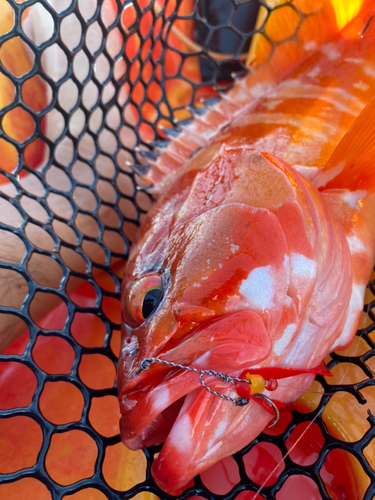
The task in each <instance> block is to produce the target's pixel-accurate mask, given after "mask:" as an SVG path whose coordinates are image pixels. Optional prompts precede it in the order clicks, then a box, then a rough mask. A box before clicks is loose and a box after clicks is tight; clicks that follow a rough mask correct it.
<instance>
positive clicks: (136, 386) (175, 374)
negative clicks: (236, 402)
mask: <svg viewBox="0 0 375 500" xmlns="http://www.w3.org/2000/svg"><path fill="white" fill-rule="evenodd" d="M224 318H225V325H227V331H226V332H225V331H223V324H224V323H221V321H223V319H224ZM215 331H216V332H219V333H218V337H217V343H216V344H212V348H211V350H208V347H209V346H210V345H211V342H210V339H211V335H213V334H214V333H215ZM251 332H253V335H252V336H249V333H251ZM197 334H198V335H199V342H196V339H194V335H197ZM221 335H223V339H226V340H225V341H226V343H225V342H224V343H223V341H224V340H223V339H221ZM222 340H223V341H222ZM195 347H197V350H195ZM228 348H229V351H227V349H228ZM223 349H225V350H226V352H229V356H228V357H227V359H226V366H224V367H222V368H221V364H222V358H221V357H220V356H221V355H222V350H223ZM271 349H272V343H271V339H270V337H269V334H268V332H267V330H266V328H265V325H264V321H263V319H262V318H261V317H260V315H259V314H257V313H255V312H254V311H251V310H247V309H244V310H240V311H235V312H232V313H229V314H226V315H224V316H221V317H219V318H218V319H215V320H212V321H207V322H204V323H203V324H201V325H198V326H197V327H196V328H194V329H193V330H192V332H191V333H190V334H189V336H188V338H187V340H186V341H185V342H183V343H181V344H179V345H178V346H177V347H176V348H175V349H171V350H169V351H167V352H160V350H159V352H158V353H155V354H154V356H152V357H159V359H163V360H165V361H167V362H168V361H171V362H174V363H176V364H177V365H183V366H186V367H188V368H197V369H199V370H208V369H210V370H213V371H216V372H219V373H223V374H225V375H229V376H238V375H239V374H240V373H241V372H242V371H243V369H244V368H245V366H242V365H243V364H244V363H246V367H250V366H251V365H254V364H256V363H258V362H259V361H261V360H263V359H265V358H266V357H267V356H268V355H269V354H270V351H271ZM207 351H208V352H209V357H207V356H206V354H207ZM231 355H232V356H231ZM241 356H244V357H241ZM147 357H148V356H145V358H147ZM150 357H151V356H150ZM141 361H142V360H138V361H137V363H136V365H137V366H136V367H134V368H133V371H132V373H131V372H127V374H128V378H127V380H126V382H125V384H123V385H122V387H121V392H120V393H119V401H120V411H121V414H122V417H121V420H122V423H121V427H122V428H123V429H124V428H125V435H124V436H123V435H122V440H123V441H124V443H125V444H126V445H127V446H129V444H130V443H129V440H134V439H135V438H136V437H137V436H141V435H142V433H143V432H144V431H145V430H146V428H147V426H148V425H149V424H150V423H151V422H152V421H153V420H155V419H156V418H157V417H158V416H159V415H160V414H161V413H162V412H163V411H165V410H167V409H168V408H169V407H170V406H171V405H172V404H173V403H174V402H176V401H177V400H178V399H181V398H182V397H185V396H187V395H188V394H190V393H191V392H193V391H194V390H196V389H198V388H200V387H202V385H201V382H200V378H199V373H195V372H192V371H190V370H189V371H188V370H186V371H185V370H183V368H178V367H174V366H168V365H162V364H160V366H151V368H149V369H147V370H143V371H142V372H141V373H140V374H139V375H135V376H134V374H135V373H136V372H137V371H138V370H139V363H140V362H141ZM156 364H157V365H159V363H154V365H156ZM132 375H133V376H132ZM130 377H131V378H130ZM210 378H211V377H209V376H207V379H205V382H206V383H208V384H209V383H210ZM211 380H213V378H211Z"/></svg>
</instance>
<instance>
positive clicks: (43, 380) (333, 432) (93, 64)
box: [0, 0, 375, 500]
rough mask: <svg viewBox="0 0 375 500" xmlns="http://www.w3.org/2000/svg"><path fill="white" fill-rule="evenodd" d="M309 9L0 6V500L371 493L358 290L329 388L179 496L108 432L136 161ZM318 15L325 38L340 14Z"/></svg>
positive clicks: (366, 365) (179, 4) (370, 428)
mask: <svg viewBox="0 0 375 500" xmlns="http://www.w3.org/2000/svg"><path fill="white" fill-rule="evenodd" d="M313 3H314V2H313ZM314 4H315V10H314V9H312V10H310V11H308V10H306V9H305V10H304V9H302V7H301V6H302V5H306V3H303V2H297V1H296V2H294V3H293V2H292V3H290V2H278V1H268V2H265V1H262V0H259V1H255V0H251V1H244V2H240V1H231V0H225V1H221V2H220V1H211V2H209V1H206V2H204V1H192V0H183V1H178V0H176V1H174V0H167V1H164V0H155V1H148V0H138V1H133V2H131V1H124V2H122V1H120V0H104V1H101V2H97V1H96V0H91V1H89V0H79V1H78V0H49V1H35V0H26V1H24V2H23V1H20V0H18V1H13V0H9V1H7V0H0V13H1V15H0V116H1V136H0V165H1V169H0V241H1V243H0V283H1V287H0V290H1V292H0V318H1V319H0V345H1V350H2V351H3V354H1V355H0V497H1V498H8V499H13V498H23V497H26V495H27V497H28V498H31V499H38V500H44V499H47V498H51V497H52V498H53V499H54V500H55V499H56V500H57V499H62V498H66V499H72V500H73V499H75V500H78V499H81V500H83V499H88V498H92V499H95V500H97V499H104V498H124V499H125V498H126V499H127V498H137V499H138V500H141V499H142V500H153V499H155V498H160V499H164V498H176V496H178V497H179V498H192V497H194V498H207V499H213V498H222V499H223V498H228V499H235V498H237V499H238V500H245V499H251V498H254V494H255V492H257V491H258V490H259V488H260V487H262V490H261V491H259V496H260V497H263V498H268V499H271V498H277V500H282V499H283V498H293V497H294V496H293V495H296V494H297V497H296V498H299V496H298V495H299V494H298V493H296V492H297V491H298V492H301V491H303V492H304V498H317V499H318V498H322V499H326V498H327V499H329V498H332V499H340V498H343V494H344V493H343V492H345V494H346V495H347V497H348V498H350V499H353V500H355V499H362V498H363V499H366V500H369V499H372V498H373V497H374V494H375V473H374V468H375V465H374V463H375V452H374V448H375V444H374V440H375V430H374V429H375V426H374V422H375V420H374V415H373V414H374V407H375V394H374V379H373V377H374V371H375V364H374V359H375V354H374V353H375V351H374V349H375V334H374V322H375V315H374V313H373V311H372V308H373V307H374V306H375V288H374V283H373V282H371V283H370V284H369V287H368V291H367V293H366V300H365V308H364V311H365V313H364V315H363V319H362V321H361V325H360V326H361V329H360V330H359V332H358V335H357V337H356V339H355V341H354V343H353V344H352V346H351V347H350V348H348V349H347V350H345V351H340V352H338V353H333V354H332V355H331V356H330V357H329V358H328V360H327V363H328V367H329V368H330V369H331V371H332V373H333V374H334V378H333V379H330V380H329V379H326V378H324V377H322V376H318V377H317V379H316V381H315V382H314V385H313V388H312V391H313V392H311V393H310V394H306V395H305V396H303V397H302V398H300V400H299V401H298V402H297V404H296V408H295V409H294V410H293V411H289V412H285V413H283V415H282V418H281V420H280V422H279V424H278V426H277V427H276V428H274V429H269V430H267V431H265V432H264V433H262V434H261V435H260V436H259V437H258V438H257V439H256V440H255V441H254V442H252V443H251V444H249V445H247V446H246V447H245V448H244V449H243V450H242V451H241V452H239V453H237V454H235V455H234V456H233V457H232V458H231V457H230V458H227V459H225V460H224V461H223V462H221V463H220V464H218V465H216V466H214V468H212V469H211V470H208V471H207V472H205V473H203V474H201V476H199V477H197V478H195V480H194V482H192V483H191V484H189V485H188V488H187V489H186V490H185V491H184V492H176V494H175V496H173V495H168V494H166V493H164V492H163V491H161V490H160V489H159V488H158V487H157V486H156V485H155V483H154V481H153V479H152V477H151V474H150V469H151V463H152V461H153V458H154V456H155V454H156V453H158V451H159V450H160V447H159V446H156V447H152V448H150V449H148V450H145V451H144V452H142V451H129V450H127V449H126V448H125V447H124V446H123V445H122V444H121V443H120V436H119V431H118V420H119V416H120V415H119V410H118V402H117V398H116V387H115V370H116V361H117V357H118V354H119V348H120V303H119V292H120V280H121V276H122V272H123V267H124V263H125V260H126V258H127V254H128V250H129V247H130V245H131V242H132V240H133V238H134V234H135V231H136V229H137V227H138V226H139V224H140V222H142V219H143V218H144V216H145V213H146V212H147V210H148V209H149V208H150V206H151V203H152V197H151V195H150V193H149V190H148V189H147V185H146V184H145V182H144V181H143V180H142V179H141V177H140V174H143V173H145V171H146V170H147V168H146V167H145V166H144V161H141V159H142V158H144V157H146V158H149V159H151V160H152V159H153V155H154V149H153V148H154V146H155V143H157V144H158V146H159V147H160V146H162V145H163V143H164V142H165V141H166V140H167V138H168V137H169V136H170V135H174V134H175V133H176V131H177V130H178V129H179V128H182V127H183V126H184V124H185V123H187V121H188V120H190V119H191V118H192V116H193V114H196V115H198V117H199V118H200V119H203V120H204V113H205V110H206V109H207V108H209V107H211V106H212V105H213V103H214V102H215V100H216V98H217V96H218V93H219V92H222V91H223V90H225V89H226V88H229V87H230V86H231V85H232V84H233V80H234V78H235V77H236V75H238V74H242V73H244V72H245V71H246V70H247V65H246V61H247V63H248V64H250V65H253V66H256V65H261V64H265V63H267V61H269V59H270V58H271V57H272V54H274V53H275V50H276V48H277V47H282V46H283V47H288V48H290V47H291V46H292V45H293V43H295V42H296V41H297V40H298V37H299V36H300V35H301V33H302V32H303V30H304V26H305V24H304V23H309V22H311V19H312V18H313V16H314V15H318V14H319V12H318V14H316V13H317V11H316V5H317V2H315V3H314ZM332 4H333V6H334V8H335V14H336V20H337V24H338V26H339V27H340V28H341V27H342V26H343V25H344V24H345V23H346V22H347V19H346V18H345V16H348V15H349V16H350V15H352V16H353V15H355V14H356V2H351V3H350V9H344V11H345V12H343V11H342V10H340V8H341V7H340V6H342V5H343V4H341V3H340V2H332ZM287 11H289V14H288V13H287ZM349 11H350V12H349ZM285 16H288V19H289V20H291V19H292V20H293V19H294V21H293V22H289V23H288V24H287V25H286V24H285V22H284V21H285V18H286V17H285ZM272 19H273V24H272V23H271V20H272ZM313 22H314V21H313ZM315 22H316V19H315ZM260 40H261V41H260ZM257 41H258V42H259V43H260V45H259V47H260V50H259V51H258V52H257V59H256V60H254V59H253V60H252V59H251V54H253V55H254V51H251V50H250V52H249V49H250V48H251V46H253V45H254V43H255V42H257ZM252 44H253V45H252ZM288 44H290V45H289V46H288ZM249 53H250V60H249ZM234 73H235V74H234ZM14 339H18V340H16V341H15V342H13V343H12V344H11V341H13V340H14ZM4 349H5V350H4ZM323 393H325V394H323ZM371 409H372V413H371V412H370V410H371ZM352 414H354V415H355V419H356V425H353V426H347V425H345V422H344V421H345V419H350V418H351V415H352ZM301 436H302V438H301V439H300V437H301ZM296 443H298V444H297V446H295V444H296ZM294 446H295V447H294ZM287 452H290V453H289V455H288V456H287V457H286V458H285V459H284V461H282V460H281V459H282V456H283V455H285V453H287ZM279 461H281V464H280V466H279V467H278V468H276V469H275V470H274V468H275V466H277V464H278V462H279ZM343 469H344V471H345V474H342V472H343ZM341 476H343V477H341ZM218 478H220V480H219V479H218Z"/></svg>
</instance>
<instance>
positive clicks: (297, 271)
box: [290, 253, 316, 278]
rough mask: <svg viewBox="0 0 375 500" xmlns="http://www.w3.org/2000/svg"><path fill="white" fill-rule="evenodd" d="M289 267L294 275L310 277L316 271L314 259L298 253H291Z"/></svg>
mask: <svg viewBox="0 0 375 500" xmlns="http://www.w3.org/2000/svg"><path fill="white" fill-rule="evenodd" d="M290 260H291V269H292V273H293V275H294V276H298V277H301V278H312V277H313V276H314V275H315V273H316V262H315V260H312V259H308V258H307V257H305V256H304V255H302V254H300V253H293V254H292V255H291V259H290Z"/></svg>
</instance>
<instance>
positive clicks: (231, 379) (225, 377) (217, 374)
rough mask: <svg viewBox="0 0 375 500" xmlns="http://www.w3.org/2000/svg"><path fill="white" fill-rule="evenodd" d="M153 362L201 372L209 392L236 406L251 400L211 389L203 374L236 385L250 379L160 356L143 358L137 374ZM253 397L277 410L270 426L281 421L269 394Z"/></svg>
mask: <svg viewBox="0 0 375 500" xmlns="http://www.w3.org/2000/svg"><path fill="white" fill-rule="evenodd" d="M152 363H160V364H162V365H167V366H173V367H174V368H180V369H181V370H187V371H189V372H194V373H199V380H200V383H201V384H202V386H203V387H204V388H205V389H206V390H207V391H208V392H210V393H211V394H213V395H215V396H218V397H219V398H222V399H225V400H226V401H229V402H231V403H234V404H235V405H236V406H245V405H247V404H248V403H249V402H250V399H245V398H241V397H239V398H237V399H234V398H230V397H229V396H225V395H224V394H220V393H219V392H216V391H215V390H213V389H211V387H209V386H208V385H207V384H206V383H205V382H204V380H203V376H204V375H209V376H211V377H217V378H219V379H220V380H222V381H223V382H227V383H230V384H233V385H235V383H236V382H245V383H247V384H248V383H249V381H248V380H247V379H243V378H238V377H231V376H229V375H225V373H220V372H216V371H214V370H199V369H198V368H192V367H191V366H186V365H180V364H178V363H173V362H172V361H165V360H164V359H159V358H145V359H143V360H142V361H141V363H140V367H139V370H138V371H137V373H136V375H139V374H140V373H141V372H142V371H144V370H147V369H148V368H150V366H151V365H152ZM252 397H253V398H255V399H263V400H264V401H266V402H267V403H268V404H269V405H270V406H271V408H272V409H273V411H274V412H275V418H274V420H273V421H272V423H271V424H270V425H269V426H268V427H269V428H270V427H273V426H274V425H276V424H277V422H278V421H279V418H280V413H279V410H278V408H277V406H276V405H275V403H274V402H273V401H272V400H271V399H270V398H269V397H268V396H265V395H264V394H261V393H254V394H252Z"/></svg>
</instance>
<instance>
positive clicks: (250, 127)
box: [118, 4, 375, 490]
mask: <svg viewBox="0 0 375 500" xmlns="http://www.w3.org/2000/svg"><path fill="white" fill-rule="evenodd" d="M373 14H374V12H373V5H372V6H371V5H370V6H369V5H368V4H367V5H364V7H363V9H362V11H361V12H360V13H359V15H358V16H357V17H356V18H355V19H354V20H353V21H352V22H351V23H350V24H348V26H347V27H346V28H344V29H343V30H342V31H341V32H340V34H338V35H337V36H336V37H334V38H333V39H332V40H331V41H329V42H328V43H325V44H323V45H322V46H321V47H320V48H318V46H317V45H318V44H317V43H315V45H314V43H313V42H314V41H315V39H314V38H310V45H309V47H310V48H311V47H313V48H314V50H315V52H314V53H313V54H312V55H310V57H308V58H306V57H307V56H306V54H305V57H302V56H301V53H302V52H299V53H298V55H297V56H293V55H292V56H291V57H290V58H289V59H288V61H289V63H288V64H284V65H281V63H280V61H281V60H282V61H284V59H282V58H281V59H277V57H276V62H275V59H273V60H271V62H270V65H271V66H269V65H265V66H264V68H263V69H262V68H259V70H257V71H255V72H254V73H252V74H251V75H249V76H248V77H246V78H245V79H244V80H241V82H240V83H239V84H238V85H237V86H236V87H235V88H234V89H233V91H232V92H230V93H229V94H227V96H226V98H225V99H224V104H219V105H218V106H216V107H214V108H212V110H210V111H209V112H208V113H207V115H206V118H205V121H202V119H200V120H198V121H196V122H194V123H193V124H192V125H191V126H188V127H186V128H185V130H184V131H183V132H182V135H181V136H180V137H178V138H176V139H175V140H174V141H173V142H172V143H171V145H170V146H169V147H168V148H167V149H166V150H165V151H164V152H163V153H162V154H161V155H160V157H159V159H157V160H155V161H154V163H153V166H152V169H151V171H150V173H149V174H148V178H149V179H151V180H152V181H153V182H155V183H158V185H159V192H160V195H159V198H158V201H157V202H156V204H155V205H154V207H153V208H152V210H151V211H150V213H149V214H148V216H147V218H146V220H145V222H144V224H143V226H142V227H141V229H140V231H139V233H138V236H137V238H136V241H135V242H134V245H133V247H132V249H131V252H130V256H129V260H128V263H127V267H126V271H125V277H124V282H123V288H122V316H123V325H122V349H121V355H120V361H119V365H118V387H119V400H120V408H121V412H122V418H121V423H120V429H121V437H122V441H123V442H124V443H125V445H126V446H128V447H129V448H130V449H138V448H141V447H145V446H149V445H153V444H156V443H160V442H164V445H163V448H162V450H161V452H160V454H159V456H158V457H157V459H156V460H155V461H154V463H153V469H152V473H153V476H154V478H155V481H156V482H157V483H158V484H159V485H160V486H161V487H162V488H163V489H165V490H175V489H177V488H180V487H182V486H184V485H185V484H187V483H188V481H189V480H190V479H191V478H192V477H193V476H194V475H196V474H198V473H199V472H201V471H203V470H205V469H206V468H208V467H209V466H210V465H212V464H213V463H215V462H217V461H218V460H220V459H222V458H224V457H226V456H228V455H230V454H232V453H234V452H235V451H237V450H239V449H241V448H242V447H243V446H244V445H245V444H246V443H249V442H251V441H252V440H253V439H254V438H255V437H256V436H257V435H258V434H259V433H260V432H261V431H262V430H263V429H264V428H265V427H267V426H268V425H269V423H270V422H272V420H273V419H274V416H275V411H274V408H273V406H272V405H275V402H279V403H281V404H288V403H291V402H293V401H294V400H295V399H296V398H297V397H298V396H299V395H301V394H302V393H303V392H304V391H306V390H307V389H308V388H309V386H310V384H311V383H312V380H313V378H314V374H315V373H322V374H325V371H324V368H321V363H322V361H323V359H324V357H325V356H326V355H327V354H328V353H329V352H331V351H333V350H335V349H339V348H344V347H346V346H347V345H348V344H349V343H350V341H351V339H352V338H353V335H354V334H355V331H356V329H357V325H358V321H359V318H360V315H361V312H362V309H363V296H364V291H365V287H366V284H367V282H368V279H369V276H370V273H371V270H372V267H373V264H374V255H375V238H374V234H373V228H372V221H373V219H374V216H375V196H374V191H375V169H374V168H373V157H374V153H375V139H374V138H375V125H374V120H373V116H374V112H375V101H373V100H372V97H373V95H374V94H375V67H373V66H372V62H371V61H372V54H373V50H374V42H373V40H374V39H375V38H374V37H375V23H372V22H371V20H372V16H373ZM313 32H316V30H313V25H311V27H310V35H311V36H312V33H313ZM316 36H318V34H317V35H316ZM311 50H312V49H311ZM280 57H281V56H280ZM278 61H279V63H278ZM297 62H298V64H297ZM277 69H279V70H280V73H281V74H282V75H283V77H284V79H283V80H282V81H281V82H277V78H279V77H276V76H275V75H276V74H277ZM287 71H289V76H287V77H286V72H287ZM236 96H237V97H236ZM245 99H247V100H248V101H249V104H248V105H246V107H245V109H242V110H240V111H239V108H240V107H241V106H242V104H243V101H244V100H245ZM220 106H224V107H226V109H231V110H232V111H231V112H228V113H227V116H225V117H224V118H223V116H222V114H221V112H220V110H222V109H223V108H222V107H220ZM220 116H221V118H220ZM220 120H221V122H220ZM228 120H230V123H228ZM219 123H221V125H223V124H224V125H225V126H224V128H222V129H221V130H219V132H218V131H217V130H216V133H215V134H214V133H213V128H214V127H216V128H218V124H219ZM181 137H182V139H181ZM198 146H199V147H200V150H199V151H197V152H196V153H195V154H194V155H193V156H192V158H191V159H190V160H188V159H187V157H188V156H189V155H190V154H191V153H192V151H193V150H194V148H195V149H197V147H198ZM184 162H186V163H185V164H184V166H182V164H183V163H184ZM147 359H148V360H150V359H152V360H155V359H157V360H159V361H160V362H154V363H152V364H150V365H149V366H145V365H144V364H143V365H142V363H143V362H144V361H145V360H147ZM182 367H189V368H191V369H193V370H185V369H183V368H182ZM317 367H319V368H317ZM194 370H198V371H212V372H215V373H223V374H225V375H226V376H227V377H231V378H233V380H234V379H240V380H239V381H238V380H237V381H236V380H235V381H236V382H238V383H237V384H233V383H228V380H229V379H228V380H225V379H222V378H220V377H218V376H217V375H213V374H211V376H210V375H209V374H206V375H207V378H206V379H205V380H204V385H203V386H202V382H201V379H200V377H199V376H197V373H196V372H195V371H194ZM245 381H247V382H245ZM284 381H285V383H284ZM229 382H230V381H229ZM248 382H250V384H249V383H248ZM253 385H254V387H253V389H254V391H253V389H252V386H253ZM206 386H207V387H208V388H209V389H210V390H207V387H206ZM256 394H262V395H263V396H265V398H267V399H264V398H263V397H261V398H260V399H262V400H263V401H262V403H261V402H260V399H259V398H258V399H257V397H254V395H256ZM218 395H221V396H225V398H223V397H218ZM239 396H240V397H242V398H244V399H246V400H247V401H248V404H246V405H244V406H238V405H235V404H233V401H235V400H236V399H238V397H239ZM269 401H271V403H272V405H271V406H272V408H271V407H270V405H269Z"/></svg>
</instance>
